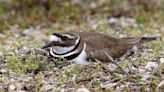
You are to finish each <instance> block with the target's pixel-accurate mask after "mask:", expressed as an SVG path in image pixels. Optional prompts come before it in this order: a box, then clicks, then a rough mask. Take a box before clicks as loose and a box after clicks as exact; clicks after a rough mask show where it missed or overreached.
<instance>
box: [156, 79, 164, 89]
mask: <svg viewBox="0 0 164 92" xmlns="http://www.w3.org/2000/svg"><path fill="white" fill-rule="evenodd" d="M163 91H164V80H163V81H161V82H160V83H159V84H158V86H157V92H163Z"/></svg>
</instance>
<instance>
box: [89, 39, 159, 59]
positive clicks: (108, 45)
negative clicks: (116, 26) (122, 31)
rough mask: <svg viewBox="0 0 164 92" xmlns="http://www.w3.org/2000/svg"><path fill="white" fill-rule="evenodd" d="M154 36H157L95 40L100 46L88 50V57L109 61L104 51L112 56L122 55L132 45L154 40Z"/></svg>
mask: <svg viewBox="0 0 164 92" xmlns="http://www.w3.org/2000/svg"><path fill="white" fill-rule="evenodd" d="M156 38H157V37H129V38H122V39H115V38H112V39H111V38H106V39H108V42H106V40H105V41H104V40H103V41H102V42H97V43H100V47H102V48H101V49H99V48H97V49H94V50H90V51H89V53H88V57H89V58H90V59H91V60H94V59H98V60H101V61H110V60H109V58H108V57H107V55H106V54H105V53H104V51H106V52H107V53H108V54H109V55H110V56H111V57H113V58H119V57H121V56H123V55H124V54H125V53H126V52H127V51H128V50H130V49H131V48H132V47H133V46H134V45H137V44H139V43H141V42H147V41H151V40H155V39H156ZM99 40H100V39H99ZM97 41H98V40H97ZM95 42H96V41H95ZM101 44H105V46H101ZM94 45H96V44H94ZM103 47H105V48H103Z"/></svg>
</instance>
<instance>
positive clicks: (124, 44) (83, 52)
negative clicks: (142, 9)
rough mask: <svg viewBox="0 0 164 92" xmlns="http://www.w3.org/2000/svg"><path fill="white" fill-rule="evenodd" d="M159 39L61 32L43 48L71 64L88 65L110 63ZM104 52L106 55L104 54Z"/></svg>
mask: <svg viewBox="0 0 164 92" xmlns="http://www.w3.org/2000/svg"><path fill="white" fill-rule="evenodd" d="M156 38H157V37H127V38H120V39H117V38H114V37H110V36H107V35H104V34H101V33H96V32H61V33H54V34H52V35H51V36H50V40H51V42H50V43H49V44H47V45H46V46H44V47H43V49H45V48H49V49H50V55H51V56H53V57H55V58H56V57H60V58H65V59H67V60H68V61H69V62H75V63H78V64H88V60H93V61H94V60H95V59H98V60H100V61H110V59H109V57H108V56H107V55H106V53H107V54H108V55H109V56H110V57H112V58H119V57H121V56H123V55H124V54H125V53H126V52H127V51H129V50H130V49H132V48H133V47H134V46H135V45H137V44H139V43H141V42H144V41H150V40H155V39H156ZM104 51H105V52H106V53H104Z"/></svg>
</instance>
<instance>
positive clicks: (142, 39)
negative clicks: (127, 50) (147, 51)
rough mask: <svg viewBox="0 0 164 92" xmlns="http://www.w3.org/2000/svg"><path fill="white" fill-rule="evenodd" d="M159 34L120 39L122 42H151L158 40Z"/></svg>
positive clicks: (134, 43)
mask: <svg viewBox="0 0 164 92" xmlns="http://www.w3.org/2000/svg"><path fill="white" fill-rule="evenodd" d="M158 37H159V36H149V37H144V36H143V37H127V38H122V39H121V40H120V44H129V45H130V44H131V45H136V44H139V43H144V42H149V41H153V40H156V39H157V38H158Z"/></svg>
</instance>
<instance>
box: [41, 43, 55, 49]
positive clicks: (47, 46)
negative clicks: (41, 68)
mask: <svg viewBox="0 0 164 92" xmlns="http://www.w3.org/2000/svg"><path fill="white" fill-rule="evenodd" d="M52 46H53V45H52V43H49V44H47V45H45V46H43V47H42V49H46V48H49V47H52Z"/></svg>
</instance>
